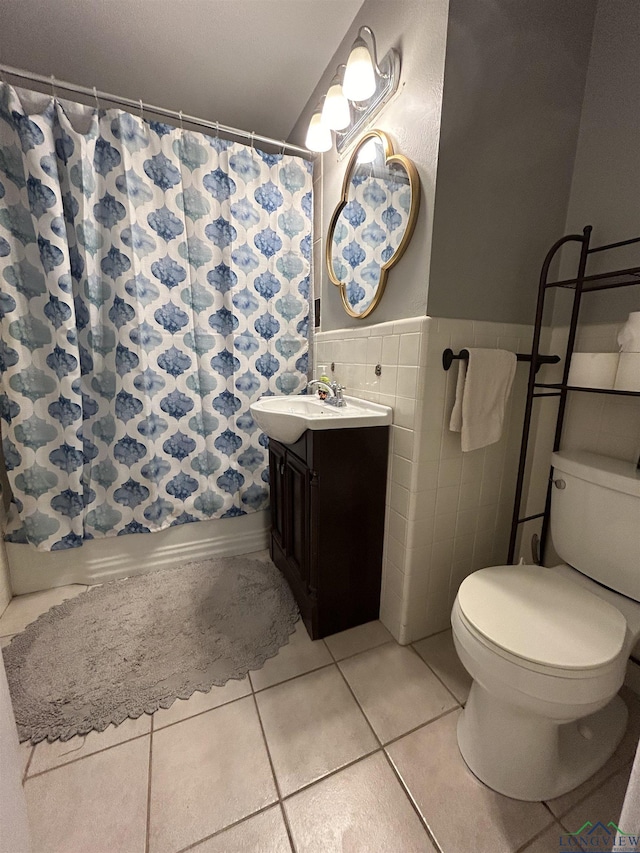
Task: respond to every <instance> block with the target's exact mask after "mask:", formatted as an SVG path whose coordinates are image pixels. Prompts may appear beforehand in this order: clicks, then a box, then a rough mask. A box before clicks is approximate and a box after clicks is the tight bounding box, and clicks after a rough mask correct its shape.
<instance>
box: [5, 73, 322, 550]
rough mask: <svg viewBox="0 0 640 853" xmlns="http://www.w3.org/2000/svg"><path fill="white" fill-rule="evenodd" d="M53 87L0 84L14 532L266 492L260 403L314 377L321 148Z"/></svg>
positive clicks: (178, 514) (232, 510)
mask: <svg viewBox="0 0 640 853" xmlns="http://www.w3.org/2000/svg"><path fill="white" fill-rule="evenodd" d="M34 100H35V101H38V100H39V104H38V106H37V107H36V108H34V107H33V105H30V104H29V102H34ZM42 101H43V96H42V95H38V96H36V94H35V93H29V92H26V91H23V90H17V89H15V88H13V87H11V86H9V85H6V84H2V86H0V315H1V318H2V319H1V325H0V371H1V372H2V389H1V395H0V415H1V417H2V433H3V452H4V460H5V465H6V469H7V472H8V475H9V480H10V484H11V488H12V491H13V508H12V518H11V521H10V527H9V532H8V534H7V538H9V539H10V540H11V541H18V542H29V543H31V544H32V545H34V546H36V547H37V548H38V549H40V550H61V549H66V548H75V547H78V546H80V545H82V543H83V541H84V540H86V539H93V538H97V537H102V536H114V535H118V536H120V535H123V534H128V533H143V532H151V531H155V530H160V529H163V528H166V527H168V526H172V525H176V524H185V523H188V522H194V521H198V520H203V519H211V518H219V517H221V518H225V517H230V516H234V515H241V514H244V513H247V512H251V511H256V510H260V509H263V508H265V507H266V505H267V502H268V488H267V484H268V469H267V461H268V454H267V450H266V448H267V438H266V436H265V435H264V434H262V433H261V432H260V430H259V428H258V427H257V425H256V424H255V423H254V421H253V419H252V418H251V414H250V411H249V404H250V403H251V402H252V401H253V400H256V399H258V398H259V397H261V396H263V395H265V394H292V393H296V392H298V391H299V390H301V389H302V387H303V386H304V383H305V380H306V372H307V358H308V345H307V344H308V342H307V336H308V330H309V290H310V253H311V236H312V233H311V210H312V195H311V193H312V176H311V164H310V163H308V162H306V161H304V160H302V159H300V158H296V157H291V156H283V155H280V154H266V153H264V152H261V151H257V150H255V149H253V148H252V147H248V146H243V145H239V144H234V143H230V142H228V141H226V140H221V139H218V138H215V137H209V136H205V135H203V134H199V133H192V132H187V131H183V130H181V129H179V128H174V127H172V126H169V125H167V124H163V123H161V122H154V121H146V120H143V119H141V118H140V117H138V116H134V115H131V114H129V113H127V112H123V111H121V110H115V109H113V110H106V111H105V110H99V111H98V110H94V109H89V108H87V107H84V106H81V105H79V104H71V103H69V102H67V101H60V100H58V99H56V98H53V99H50V98H44V101H45V103H44V105H43V103H42ZM23 104H24V106H23Z"/></svg>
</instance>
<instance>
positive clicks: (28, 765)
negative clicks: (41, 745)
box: [22, 744, 36, 786]
mask: <svg viewBox="0 0 640 853" xmlns="http://www.w3.org/2000/svg"><path fill="white" fill-rule="evenodd" d="M35 751H36V747H35V744H31V751H30V753H29V758H28V759H27V763H26V764H25V767H24V773H23V774H22V784H23V786H24V783H25V782H26V781H27V776H28V774H29V767H31V762H32V761H33V753H34V752H35Z"/></svg>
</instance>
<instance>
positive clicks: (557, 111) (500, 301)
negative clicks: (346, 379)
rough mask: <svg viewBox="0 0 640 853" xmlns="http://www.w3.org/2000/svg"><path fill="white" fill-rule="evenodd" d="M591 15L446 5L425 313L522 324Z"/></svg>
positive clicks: (508, 0) (544, 8)
mask: <svg viewBox="0 0 640 853" xmlns="http://www.w3.org/2000/svg"><path fill="white" fill-rule="evenodd" d="M630 2H634V0H630ZM594 12H595V2H594V0H563V2H561V3H558V2H557V0H536V2H535V3H523V2H522V0H451V2H450V16H449V29H448V37H447V57H446V65H445V80H444V98H443V110H442V129H441V139H440V158H439V163H438V173H437V189H436V198H435V219H434V225H433V248H432V254H431V272H430V278H429V295H428V306H427V310H428V313H429V314H430V315H432V316H436V317H460V318H470V319H477V320H494V321H498V322H512V323H529V322H533V318H534V311H535V300H536V293H537V284H538V276H539V271H540V265H541V263H542V260H543V258H544V255H545V253H546V252H547V250H548V248H549V246H550V245H551V244H552V243H553V242H554V241H555V240H556V239H557V238H558V237H559V236H561V235H562V233H563V231H564V227H565V219H566V212H567V204H568V199H569V193H570V186H571V174H572V168H573V162H574V154H575V150H576V141H577V137H578V129H579V123H580V113H581V107H582V97H583V91H584V86H585V77H586V70H587V64H588V57H589V49H590V43H591V33H592V26H593V17H594ZM634 71H635V73H636V74H637V65H635V67H634ZM636 107H637V101H636Z"/></svg>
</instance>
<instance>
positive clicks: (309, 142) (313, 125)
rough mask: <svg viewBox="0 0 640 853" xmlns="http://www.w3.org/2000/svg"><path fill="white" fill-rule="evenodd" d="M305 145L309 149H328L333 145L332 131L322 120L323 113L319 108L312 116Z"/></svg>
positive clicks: (320, 150) (319, 150)
mask: <svg viewBox="0 0 640 853" xmlns="http://www.w3.org/2000/svg"><path fill="white" fill-rule="evenodd" d="M305 145H306V146H307V148H308V149H309V151H317V152H322V151H328V150H329V149H330V148H331V146H332V145H333V140H332V139H331V131H330V130H329V128H328V127H327V126H326V125H325V124H324V123H323V121H322V114H321V113H320V110H319V109H317V110H316V112H315V113H314V114H313V115H312V116H311V121H310V122H309V129H308V130H307V139H306V141H305Z"/></svg>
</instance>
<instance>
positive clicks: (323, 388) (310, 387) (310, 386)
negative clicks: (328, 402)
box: [306, 379, 336, 397]
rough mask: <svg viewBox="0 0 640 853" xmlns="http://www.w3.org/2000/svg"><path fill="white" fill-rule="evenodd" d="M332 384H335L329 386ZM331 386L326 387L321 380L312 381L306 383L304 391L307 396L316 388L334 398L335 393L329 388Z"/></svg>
mask: <svg viewBox="0 0 640 853" xmlns="http://www.w3.org/2000/svg"><path fill="white" fill-rule="evenodd" d="M334 384H335V383H333V382H332V383H331V385H334ZM331 385H328V384H327V383H326V382H322V380H320V379H312V380H311V381H310V382H307V389H306V390H307V394H312V393H313V389H314V388H317V389H318V391H324V392H325V394H330V395H331V397H335V395H336V392H335V391H334V389H333V388H332V387H331Z"/></svg>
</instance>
